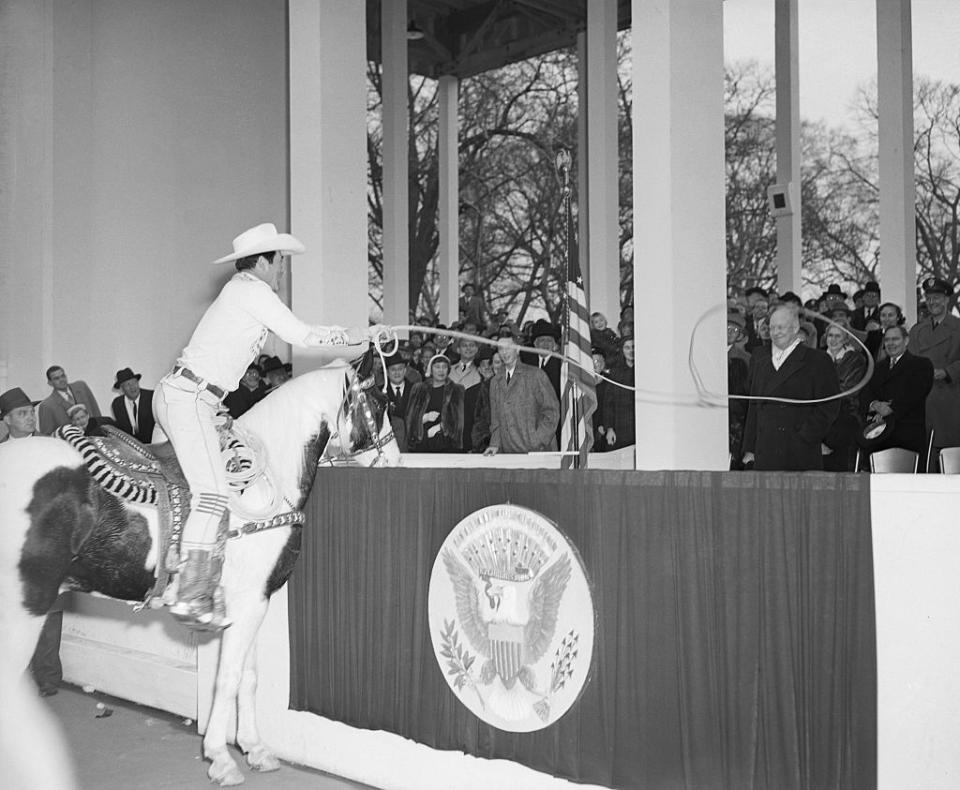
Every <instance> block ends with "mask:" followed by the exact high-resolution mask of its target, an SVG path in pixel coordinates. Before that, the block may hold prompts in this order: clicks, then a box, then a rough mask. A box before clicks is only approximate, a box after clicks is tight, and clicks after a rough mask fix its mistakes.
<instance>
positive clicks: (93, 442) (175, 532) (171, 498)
mask: <svg viewBox="0 0 960 790" xmlns="http://www.w3.org/2000/svg"><path fill="white" fill-rule="evenodd" d="M103 430H104V432H105V433H107V436H103V437H101V436H85V435H84V433H83V431H82V430H81V429H80V428H78V427H77V426H75V425H63V426H61V427H60V428H57V430H56V431H55V432H54V436H56V437H57V438H59V439H63V440H64V441H65V442H67V443H68V444H69V445H71V446H72V447H73V448H74V449H76V450H77V452H79V453H80V455H81V456H82V457H83V462H84V464H85V465H86V467H87V470H88V471H89V472H90V476H91V477H92V478H93V479H94V480H95V481H96V482H97V484H98V485H99V486H100V487H101V488H103V489H104V490H105V491H108V492H110V493H111V494H113V495H114V496H116V497H118V498H120V499H122V500H124V501H126V502H130V503H133V504H138V505H150V506H152V507H155V508H156V509H157V514H158V519H157V524H158V526H157V532H158V535H157V539H158V546H157V548H158V552H157V556H158V557H159V558H160V561H159V562H158V568H157V584H156V586H155V587H154V589H153V590H152V591H151V592H150V595H149V596H148V599H149V598H152V597H154V596H159V595H161V594H162V593H163V590H164V588H165V587H166V585H167V583H168V581H169V577H170V574H172V573H173V572H174V571H175V570H176V568H177V564H178V561H179V556H180V538H181V535H182V531H183V524H184V522H185V521H186V518H187V515H189V513H190V489H189V487H188V486H187V481H186V479H185V478H184V476H183V471H182V470H181V468H180V463H179V461H177V456H176V454H175V453H174V451H173V447H172V445H170V443H169V442H164V443H163V444H153V445H149V446H147V445H144V444H141V443H140V442H139V441H137V440H136V439H134V438H133V437H132V436H130V435H129V434H126V433H124V432H123V431H120V430H117V429H115V428H113V427H111V426H104V427H103Z"/></svg>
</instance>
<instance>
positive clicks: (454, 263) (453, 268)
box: [404, 76, 460, 326]
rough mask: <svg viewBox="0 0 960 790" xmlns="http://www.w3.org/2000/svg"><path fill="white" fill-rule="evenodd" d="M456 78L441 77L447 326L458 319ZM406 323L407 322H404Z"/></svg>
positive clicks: (442, 256) (444, 314)
mask: <svg viewBox="0 0 960 790" xmlns="http://www.w3.org/2000/svg"><path fill="white" fill-rule="evenodd" d="M459 89H460V82H459V80H458V79H457V78H456V77H451V76H444V77H441V78H440V81H439V84H438V85H437V91H438V93H439V94H440V129H439V133H438V137H439V145H440V174H439V178H440V206H439V211H440V217H439V222H440V249H439V261H438V265H439V269H440V322H441V323H443V324H446V325H447V326H450V324H452V323H453V322H454V321H456V320H457V318H458V317H459V303H460V212H459V206H460V157H459V147H458V140H459V135H458V131H459V123H458V117H457V97H458V94H459ZM404 323H406V322H404Z"/></svg>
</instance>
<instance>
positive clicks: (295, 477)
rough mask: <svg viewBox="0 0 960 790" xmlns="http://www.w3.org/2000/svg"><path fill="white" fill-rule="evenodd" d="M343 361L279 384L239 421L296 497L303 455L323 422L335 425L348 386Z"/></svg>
mask: <svg viewBox="0 0 960 790" xmlns="http://www.w3.org/2000/svg"><path fill="white" fill-rule="evenodd" d="M347 369H348V368H347V367H346V366H345V365H336V366H330V367H324V368H319V369H318V370H311V371H309V372H308V373H303V374H302V375H300V376H297V377H295V378H292V379H290V380H289V381H287V382H284V383H283V384H281V385H280V386H279V387H277V389H275V390H274V391H273V392H271V393H270V394H269V395H267V397H265V398H264V399H263V400H262V401H260V402H259V403H257V404H256V405H254V406H253V408H251V409H250V410H249V411H248V412H246V413H245V414H244V415H243V416H241V417H240V418H239V419H238V420H237V425H238V426H239V427H240V428H242V429H244V430H247V431H250V432H251V433H253V434H254V435H255V436H256V437H257V438H258V439H259V440H260V441H261V442H262V443H263V445H264V447H265V448H266V450H267V463H268V464H269V468H270V471H271V473H272V474H273V475H274V476H275V477H274V482H275V483H278V484H279V485H280V487H281V491H282V493H283V494H284V495H285V496H286V497H287V498H288V499H289V500H290V501H291V502H296V501H297V497H298V495H299V485H300V474H301V472H302V470H303V461H304V454H305V452H306V450H307V448H308V446H309V443H310V442H311V441H313V440H314V439H315V438H316V437H317V435H318V433H319V432H320V431H321V429H322V427H323V426H324V424H326V425H327V426H329V429H330V430H331V431H333V430H335V423H336V419H337V411H338V409H339V408H340V404H341V402H342V401H343V395H344V391H345V374H346V371H347Z"/></svg>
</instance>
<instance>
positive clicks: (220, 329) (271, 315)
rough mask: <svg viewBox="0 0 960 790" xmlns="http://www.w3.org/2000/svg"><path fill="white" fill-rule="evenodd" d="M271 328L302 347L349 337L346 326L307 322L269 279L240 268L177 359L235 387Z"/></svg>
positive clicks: (220, 384) (212, 379) (223, 386)
mask: <svg viewBox="0 0 960 790" xmlns="http://www.w3.org/2000/svg"><path fill="white" fill-rule="evenodd" d="M268 332H273V333H274V334H275V335H277V337H279V338H280V339H281V340H283V341H285V342H287V343H290V344H292V345H295V346H300V347H306V346H320V345H328V344H331V343H344V342H346V333H345V331H344V330H343V329H342V328H340V327H336V326H329V327H328V326H315V325H311V324H307V323H304V322H303V321H301V320H300V319H299V318H297V317H296V316H295V315H294V314H293V313H292V312H291V311H290V308H289V307H287V306H286V305H285V304H284V303H283V302H282V301H280V297H278V296H277V295H276V294H275V293H274V292H273V289H272V288H270V286H269V285H267V284H266V283H265V282H264V281H263V280H261V279H260V278H259V277H255V276H254V275H252V274H249V273H248V272H237V274H235V275H234V276H233V277H231V278H230V280H229V281H228V282H227V283H226V285H224V286H223V288H222V290H221V291H220V295H219V296H217V298H216V299H215V300H214V301H213V304H211V305H210V307H208V308H207V311H206V312H205V313H204V314H203V318H201V319H200V323H199V324H197V328H196V329H194V330H193V335H192V336H191V338H190V342H189V343H187V346H186V348H184V349H183V353H182V354H181V355H180V358H179V359H178V360H177V361H178V363H179V364H181V365H183V366H185V367H188V368H190V370H192V371H193V372H194V373H196V374H197V375H198V376H200V377H201V378H202V379H204V380H205V381H208V382H210V383H211V384H215V385H216V386H218V387H220V388H221V389H223V390H224V391H228V392H229V391H232V390H235V389H236V388H237V387H238V386H239V384H240V378H241V377H242V376H243V374H244V373H245V372H246V370H247V365H249V364H250V363H251V362H252V361H253V360H254V359H256V357H257V355H258V354H259V353H260V350H261V349H262V348H263V344H264V341H266V339H267V333H268Z"/></svg>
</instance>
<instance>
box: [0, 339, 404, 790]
mask: <svg viewBox="0 0 960 790" xmlns="http://www.w3.org/2000/svg"><path fill="white" fill-rule="evenodd" d="M370 356H371V355H370V354H368V355H366V357H365V360H364V362H365V363H367V367H369V366H370V364H369V363H370V359H369V358H370ZM345 370H347V369H346V368H344V367H343V366H342V365H341V366H339V367H328V368H322V369H320V370H315V371H312V372H309V373H305V374H303V375H301V376H298V377H297V378H295V379H292V380H290V381H288V382H287V383H285V384H284V385H283V386H281V387H279V388H278V389H277V390H275V391H274V392H272V393H271V394H270V395H268V396H267V397H266V398H265V399H264V400H262V401H261V402H260V403H258V404H257V405H256V406H254V407H253V408H252V409H251V410H250V411H248V412H247V413H246V414H244V415H243V416H242V417H240V418H239V419H238V420H237V421H236V424H237V426H238V428H239V429H241V432H246V433H247V434H252V435H253V436H254V437H256V438H257V439H258V440H259V442H260V443H262V445H263V447H264V448H265V449H266V458H267V459H268V461H267V464H268V465H267V473H268V476H269V478H270V480H271V481H272V488H273V493H272V494H271V495H270V496H269V497H268V496H267V495H266V494H262V495H261V499H276V498H277V497H278V496H282V498H283V499H284V500H285V502H286V503H289V507H287V508H286V509H287V510H292V511H294V512H296V511H299V510H301V509H302V508H303V506H304V504H305V503H306V500H307V496H308V494H309V492H310V489H311V487H312V484H313V480H314V476H315V475H316V472H317V468H318V462H320V461H321V460H324V459H326V458H329V459H335V458H339V459H345V458H347V457H349V458H350V459H351V460H352V461H353V462H355V463H358V464H360V465H367V466H369V465H373V464H374V463H383V464H386V465H390V464H394V463H397V462H399V449H398V447H397V444H396V441H395V440H394V439H393V435H392V433H391V432H390V420H389V419H388V418H385V415H386V397H385V395H384V394H383V393H382V392H380V391H379V390H378V389H377V388H376V387H373V386H370V385H371V384H372V378H369V379H366V380H364V381H363V386H361V383H360V382H361V379H360V378H358V377H356V376H352V377H348V376H346V375H345ZM351 382H352V383H351ZM246 498H247V496H246V494H244V496H242V497H241V502H243V500H245V499H246ZM253 501H254V504H255V503H256V498H254V500H253ZM274 521H281V522H283V521H284V519H282V518H281V519H274ZM288 521H289V519H288ZM250 523H251V522H249V521H245V520H244V519H241V518H239V517H238V516H237V514H236V513H235V512H231V523H230V528H231V530H240V531H246V532H248V533H249V532H252V530H250V529H249V528H247V529H244V524H247V525H249V524H250ZM157 526H158V513H157V510H156V509H155V508H154V507H150V506H148V505H137V504H131V503H129V502H127V501H125V500H121V499H119V498H118V497H117V496H115V495H114V494H112V493H109V492H108V491H107V490H105V489H104V488H103V487H101V486H100V485H98V484H97V482H95V481H94V480H93V478H92V476H91V473H90V471H89V470H88V468H87V466H85V465H84V462H83V458H82V456H81V454H80V453H79V452H78V451H77V450H76V449H74V447H72V446H71V445H70V444H68V443H67V442H65V441H62V440H61V439H58V438H47V437H37V438H28V439H19V440H15V441H8V442H6V443H5V444H0V552H2V554H0V616H2V618H3V619H2V621H0V624H2V630H0V635H2V636H0V638H2V639H3V642H4V647H3V648H2V650H0V653H2V662H3V663H2V667H0V683H2V685H0V694H2V699H3V700H4V702H3V705H0V708H4V709H6V711H5V712H0V716H2V717H3V719H2V720H0V726H2V728H3V733H2V735H3V740H4V741H5V743H4V745H3V746H2V748H0V756H2V757H4V763H5V764H6V765H8V766H9V765H10V763H8V762H7V761H8V760H21V761H24V760H26V761H33V763H45V765H40V766H38V765H36V764H34V765H33V767H32V768H31V766H30V765H27V766H26V767H25V770H27V771H30V770H34V771H36V770H44V769H46V768H49V769H50V770H54V768H53V762H55V758H56V755H52V756H51V755H48V754H47V751H46V750H45V749H43V748H42V746H41V744H44V743H49V741H50V738H55V737H56V736H55V735H51V734H50V729H49V727H46V728H45V727H44V722H43V720H42V719H43V716H44V715H45V713H44V711H43V710H42V705H41V703H40V701H39V699H38V698H37V694H36V691H35V690H34V689H32V688H29V685H30V684H29V682H28V680H27V679H26V674H25V673H24V669H25V667H26V666H27V664H28V662H29V660H30V656H31V654H32V652H33V647H34V645H35V644H36V642H37V637H38V635H39V632H40V628H41V626H42V624H43V620H44V615H45V613H46V612H47V610H48V608H49V607H50V606H51V605H52V604H53V602H54V600H55V599H56V597H57V595H58V594H59V592H61V591H64V590H69V589H84V590H88V591H93V592H97V593H100V594H103V595H107V596H109V597H113V598H119V599H122V600H127V601H143V600H144V597H145V596H146V595H147V594H148V592H149V591H150V590H151V588H153V585H154V583H155V580H156V575H155V574H156V568H157V561H158V554H159V552H158V549H157V546H158V545H159V542H158V533H157ZM299 550H300V525H299V524H298V523H281V524H280V525H279V526H275V527H274V528H270V529H266V530H263V531H256V532H255V534H244V536H243V539H242V540H227V542H226V549H225V552H226V553H225V559H224V567H223V576H222V585H223V590H224V602H225V605H226V613H227V617H229V618H230V619H231V620H232V622H233V625H232V626H231V627H229V628H227V629H226V630H225V631H224V632H223V634H222V644H221V649H220V663H219V668H218V671H217V678H216V688H215V691H214V697H213V705H212V708H211V712H210V718H209V723H208V725H207V731H206V734H205V736H204V739H203V752H204V756H205V757H206V758H207V759H208V760H210V761H211V766H210V768H209V770H208V772H207V773H208V776H209V777H210V779H211V781H213V782H217V783H219V784H220V785H221V786H228V785H236V784H240V783H241V782H243V774H242V773H241V772H240V770H239V768H238V767H237V764H236V763H235V762H234V760H233V759H232V758H231V757H230V755H229V753H228V751H227V748H226V739H227V722H228V720H229V715H230V712H231V710H232V706H233V705H234V704H236V705H237V732H236V743H237V745H238V746H239V747H240V749H241V750H242V751H243V752H244V753H245V755H246V759H247V763H248V765H249V766H250V767H251V768H253V769H254V770H259V771H272V770H276V769H277V768H279V762H278V760H277V758H276V757H275V756H274V755H273V754H271V753H270V751H269V750H268V749H267V747H266V746H265V745H264V743H263V742H262V741H261V739H260V735H259V733H258V731H257V725H256V720H255V709H254V708H255V699H254V697H255V691H256V684H257V678H256V645H255V637H256V635H257V631H258V629H259V628H260V624H261V623H262V622H263V618H264V616H265V614H266V611H267V606H268V604H269V599H270V596H271V594H272V593H273V592H274V591H275V590H277V589H279V588H280V587H281V586H282V585H283V584H284V583H285V582H286V580H287V578H288V576H289V575H290V573H291V571H292V569H293V566H294V563H295V562H296V559H297V556H298V554H299ZM18 703H19V704H18ZM31 728H33V730H34V731H33V732H32V733H31ZM18 741H19V747H18V745H17V744H18ZM6 752H9V754H5V753H6ZM47 761H52V762H49V763H48V762H47ZM5 770H6V769H5ZM59 783H61V780H60V779H57V778H56V776H51V777H50V778H49V781H47V780H42V781H40V782H39V783H36V782H32V784H33V785H34V786H37V787H39V786H44V787H55V786H58V784H59ZM62 783H66V785H67V786H69V780H67V779H64V780H62Z"/></svg>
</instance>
